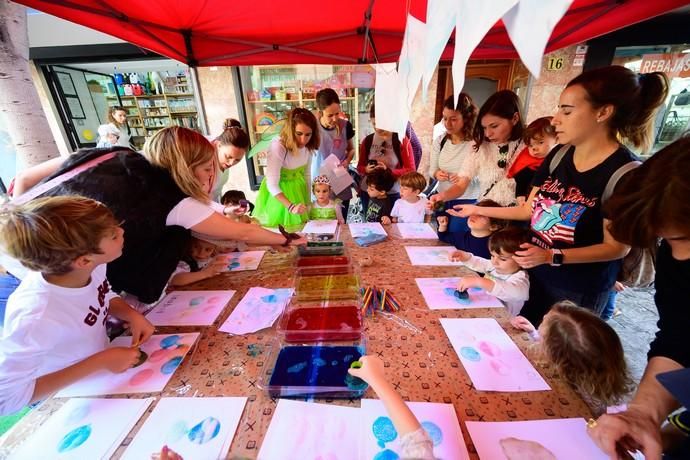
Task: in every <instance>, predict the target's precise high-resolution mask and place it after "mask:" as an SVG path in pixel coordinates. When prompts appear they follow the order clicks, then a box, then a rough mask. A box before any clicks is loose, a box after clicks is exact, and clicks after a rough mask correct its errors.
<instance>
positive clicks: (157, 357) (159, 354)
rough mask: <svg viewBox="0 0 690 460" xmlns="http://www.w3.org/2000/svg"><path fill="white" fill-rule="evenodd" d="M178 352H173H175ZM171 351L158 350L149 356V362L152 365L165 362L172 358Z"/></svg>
mask: <svg viewBox="0 0 690 460" xmlns="http://www.w3.org/2000/svg"><path fill="white" fill-rule="evenodd" d="M175 351H176V350H173V352H175ZM170 355H171V353H170V350H156V351H154V352H153V353H151V354H150V355H149V361H151V362H152V363H157V362H159V361H163V360H164V359H165V358H167V357H168V356H170Z"/></svg>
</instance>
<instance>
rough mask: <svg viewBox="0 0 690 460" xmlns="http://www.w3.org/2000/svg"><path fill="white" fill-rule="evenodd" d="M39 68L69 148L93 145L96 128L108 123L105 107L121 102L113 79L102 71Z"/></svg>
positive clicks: (45, 66) (56, 67)
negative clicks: (63, 129) (66, 137)
mask: <svg viewBox="0 0 690 460" xmlns="http://www.w3.org/2000/svg"><path fill="white" fill-rule="evenodd" d="M41 68H42V70H43V73H44V75H45V78H46V81H47V83H48V87H49V88H50V92H51V94H52V96H53V101H55V106H56V108H57V111H58V113H59V115H60V119H61V121H62V124H63V126H64V127H65V131H66V132H67V136H68V139H69V142H70V145H71V146H72V149H73V150H78V149H80V148H84V147H95V146H96V143H97V142H98V127H99V126H100V125H102V124H105V123H107V112H108V106H110V105H122V102H121V100H120V97H119V96H118V95H117V90H116V85H115V79H114V78H113V77H112V76H111V75H107V74H104V73H99V72H93V71H88V70H83V69H76V68H73V67H67V66H59V65H44V66H41ZM108 98H110V99H112V101H109V100H108ZM109 102H110V103H109Z"/></svg>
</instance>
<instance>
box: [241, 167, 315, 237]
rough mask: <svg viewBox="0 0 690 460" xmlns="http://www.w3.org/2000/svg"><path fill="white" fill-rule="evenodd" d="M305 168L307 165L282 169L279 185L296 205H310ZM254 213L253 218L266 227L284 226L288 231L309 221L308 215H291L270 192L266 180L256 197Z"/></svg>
mask: <svg viewBox="0 0 690 460" xmlns="http://www.w3.org/2000/svg"><path fill="white" fill-rule="evenodd" d="M304 168H306V165H304V166H300V167H299V168H295V169H285V168H283V169H281V170H280V181H279V182H278V185H279V186H280V190H281V191H282V192H283V195H285V197H286V198H287V199H288V200H290V202H291V203H294V204H300V203H301V204H304V205H307V204H309V203H310V198H311V197H310V195H309V188H308V187H307V183H306V182H305V181H304ZM255 205H256V206H255V208H254V213H253V214H252V216H254V217H256V218H257V219H259V222H261V225H263V226H264V227H277V226H278V225H282V226H283V227H285V228H286V229H288V230H294V229H298V228H300V227H301V226H302V225H303V224H304V223H305V222H307V220H308V219H309V215H308V213H306V212H305V213H303V214H291V213H289V212H288V210H287V208H286V207H285V206H284V205H283V203H281V202H280V201H278V200H277V199H276V197H274V196H273V195H272V194H271V192H270V191H269V190H268V185H267V184H266V178H264V180H263V181H261V187H260V188H259V194H258V195H257V196H256V203H255Z"/></svg>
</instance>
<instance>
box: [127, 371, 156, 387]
mask: <svg viewBox="0 0 690 460" xmlns="http://www.w3.org/2000/svg"><path fill="white" fill-rule="evenodd" d="M153 374H154V372H153V370H151V369H144V370H141V371H139V372H137V373H136V374H134V375H133V376H132V377H131V378H130V379H129V384H130V385H132V386H133V387H135V386H138V385H141V384H143V383H144V382H146V381H147V380H148V379H150V378H151V377H153Z"/></svg>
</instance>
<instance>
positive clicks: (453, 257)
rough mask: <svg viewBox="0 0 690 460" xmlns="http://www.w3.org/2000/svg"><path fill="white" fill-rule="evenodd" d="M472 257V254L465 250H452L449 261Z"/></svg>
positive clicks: (465, 259) (465, 260)
mask: <svg viewBox="0 0 690 460" xmlns="http://www.w3.org/2000/svg"><path fill="white" fill-rule="evenodd" d="M471 257H472V254H470V253H469V252H465V251H453V252H452V253H451V254H450V261H451V262H467V261H468V260H470V258H471Z"/></svg>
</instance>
